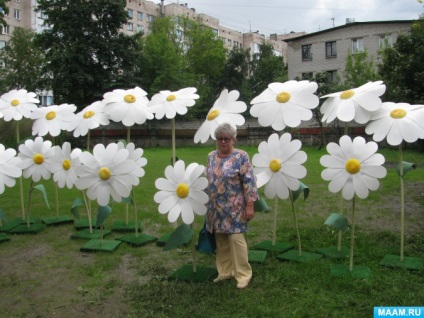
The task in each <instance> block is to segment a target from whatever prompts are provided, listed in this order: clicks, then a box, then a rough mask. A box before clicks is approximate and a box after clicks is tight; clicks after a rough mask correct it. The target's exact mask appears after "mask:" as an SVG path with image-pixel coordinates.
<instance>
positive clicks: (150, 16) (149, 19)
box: [147, 14, 153, 22]
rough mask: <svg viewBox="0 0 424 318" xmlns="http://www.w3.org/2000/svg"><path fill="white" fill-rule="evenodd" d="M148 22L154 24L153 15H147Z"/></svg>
mask: <svg viewBox="0 0 424 318" xmlns="http://www.w3.org/2000/svg"><path fill="white" fill-rule="evenodd" d="M147 22H153V16H152V15H151V14H148V15H147Z"/></svg>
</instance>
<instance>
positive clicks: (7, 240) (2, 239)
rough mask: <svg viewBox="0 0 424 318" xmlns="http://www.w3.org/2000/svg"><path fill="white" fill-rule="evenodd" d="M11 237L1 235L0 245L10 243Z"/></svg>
mask: <svg viewBox="0 0 424 318" xmlns="http://www.w3.org/2000/svg"><path fill="white" fill-rule="evenodd" d="M9 241H10V237H9V236H8V235H7V234H6V233H0V243H3V242H9Z"/></svg>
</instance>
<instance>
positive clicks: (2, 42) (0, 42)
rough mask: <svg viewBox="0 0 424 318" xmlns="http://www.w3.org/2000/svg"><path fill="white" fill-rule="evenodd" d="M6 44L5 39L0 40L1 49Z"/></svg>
mask: <svg viewBox="0 0 424 318" xmlns="http://www.w3.org/2000/svg"><path fill="white" fill-rule="evenodd" d="M5 46H6V41H0V49H3V48H4V47H5Z"/></svg>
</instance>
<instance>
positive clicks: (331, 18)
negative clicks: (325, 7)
mask: <svg viewBox="0 0 424 318" xmlns="http://www.w3.org/2000/svg"><path fill="white" fill-rule="evenodd" d="M335 19H336V18H331V20H333V28H334V20H335Z"/></svg>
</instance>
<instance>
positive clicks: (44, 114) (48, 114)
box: [31, 104, 77, 137]
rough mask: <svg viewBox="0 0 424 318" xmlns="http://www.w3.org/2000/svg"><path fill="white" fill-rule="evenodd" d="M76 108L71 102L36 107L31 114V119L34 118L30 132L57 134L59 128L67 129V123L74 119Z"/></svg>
mask: <svg viewBox="0 0 424 318" xmlns="http://www.w3.org/2000/svg"><path fill="white" fill-rule="evenodd" d="M76 109H77V106H75V105H73V104H62V105H52V106H46V107H39V108H37V109H36V110H34V111H33V112H32V114H31V119H34V123H33V125H32V134H33V135H38V136H45V135H47V134H50V135H51V136H53V137H56V136H59V134H60V132H61V130H69V125H70V123H71V122H72V121H73V120H74V117H75V111H76Z"/></svg>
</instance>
